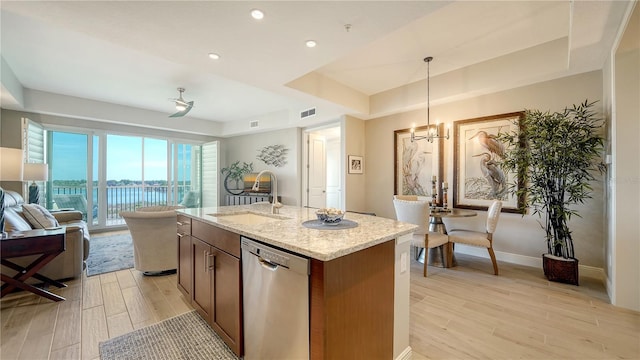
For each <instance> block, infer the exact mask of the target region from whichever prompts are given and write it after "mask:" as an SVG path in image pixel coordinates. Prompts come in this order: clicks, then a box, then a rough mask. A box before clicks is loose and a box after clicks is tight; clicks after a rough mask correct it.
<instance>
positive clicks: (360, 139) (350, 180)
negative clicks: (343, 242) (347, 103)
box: [343, 116, 377, 212]
mask: <svg viewBox="0 0 640 360" xmlns="http://www.w3.org/2000/svg"><path fill="white" fill-rule="evenodd" d="M365 123H366V122H365V121H363V120H360V119H357V118H354V117H352V116H345V119H344V129H345V130H344V133H343V138H344V145H345V157H348V156H349V155H357V156H362V157H364V168H363V174H349V170H348V166H349V165H348V163H347V159H345V161H344V164H345V169H344V172H345V190H344V191H345V209H346V210H347V211H362V212H370V211H371V209H369V208H368V206H367V200H366V194H370V192H368V191H367V189H366V187H365V184H366V182H365V179H367V178H368V175H367V174H368V171H369V170H368V166H369V164H370V163H372V162H375V161H377V160H376V159H370V158H369V157H368V156H366V154H365V137H364V133H365Z"/></svg>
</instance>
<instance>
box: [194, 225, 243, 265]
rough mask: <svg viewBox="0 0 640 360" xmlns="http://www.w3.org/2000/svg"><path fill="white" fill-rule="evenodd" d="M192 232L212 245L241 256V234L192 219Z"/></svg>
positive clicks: (238, 256)
mask: <svg viewBox="0 0 640 360" xmlns="http://www.w3.org/2000/svg"><path fill="white" fill-rule="evenodd" d="M191 234H192V235H193V236H194V237H197V238H198V239H200V240H202V241H204V242H206V243H207V244H209V245H211V246H215V247H217V248H218V249H220V250H222V251H224V252H227V253H229V254H231V255H233V256H235V257H237V258H240V235H238V234H236V233H233V232H231V231H227V230H224V229H220V228H218V227H215V226H213V225H209V224H207V223H204V222H202V221H198V220H194V219H192V220H191Z"/></svg>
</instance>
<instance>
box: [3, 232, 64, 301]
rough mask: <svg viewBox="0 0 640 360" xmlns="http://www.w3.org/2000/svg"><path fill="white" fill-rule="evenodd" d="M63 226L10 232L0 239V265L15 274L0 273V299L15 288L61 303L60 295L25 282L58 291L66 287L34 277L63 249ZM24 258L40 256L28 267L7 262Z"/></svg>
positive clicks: (41, 277)
mask: <svg viewBox="0 0 640 360" xmlns="http://www.w3.org/2000/svg"><path fill="white" fill-rule="evenodd" d="M65 231H66V229H65V227H60V228H56V229H50V230H47V229H36V230H28V231H19V232H12V233H9V235H8V236H7V237H6V238H4V239H2V240H0V245H1V246H0V258H1V263H2V265H4V266H6V267H8V268H11V269H13V270H16V271H17V272H18V273H17V274H15V275H14V276H13V277H11V276H9V275H6V274H4V273H2V274H0V275H1V279H2V281H3V282H4V285H2V287H1V288H0V289H1V293H0V297H4V296H5V295H7V294H8V293H10V292H11V291H12V290H13V289H15V288H20V289H23V290H26V291H30V292H32V293H34V294H36V295H40V296H43V297H45V298H47V299H50V300H53V301H62V300H65V298H63V297H62V296H59V295H56V294H54V293H52V292H50V291H47V290H45V289H40V288H38V287H35V286H33V285H31V284H27V283H26V282H25V281H26V280H27V279H29V278H31V277H33V278H35V279H37V280H40V281H44V282H45V283H49V284H51V285H54V286H56V287H58V288H63V287H67V285H65V284H63V283H61V282H59V281H56V280H52V279H50V278H48V277H46V276H43V275H41V274H38V271H39V270H40V269H42V267H44V266H45V265H47V264H48V263H49V262H50V261H51V260H53V259H54V258H55V257H56V256H58V255H60V254H61V253H62V252H63V251H65V249H66V239H65ZM28 255H40V256H39V257H38V258H36V259H35V260H34V261H33V262H32V263H31V264H29V265H27V266H26V267H23V266H20V265H18V264H15V263H13V262H11V261H9V260H8V259H10V258H16V257H21V256H28Z"/></svg>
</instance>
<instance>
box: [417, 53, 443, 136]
mask: <svg viewBox="0 0 640 360" xmlns="http://www.w3.org/2000/svg"><path fill="white" fill-rule="evenodd" d="M431 60H433V57H432V56H427V57H426V58H424V62H426V63H427V135H421V136H416V134H415V128H411V142H414V141H417V140H427V141H428V142H433V139H447V140H448V139H449V128H447V134H446V135H444V136H441V135H440V131H439V129H438V124H436V126H435V131H432V130H431V123H430V121H429V95H430V94H429V64H430V63H431Z"/></svg>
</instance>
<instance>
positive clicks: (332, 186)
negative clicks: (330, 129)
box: [325, 138, 342, 209]
mask: <svg viewBox="0 0 640 360" xmlns="http://www.w3.org/2000/svg"><path fill="white" fill-rule="evenodd" d="M326 154H327V160H326V166H325V168H326V172H327V204H326V205H327V207H332V208H336V209H342V205H341V202H340V199H341V196H340V195H341V191H340V175H341V174H340V169H341V168H342V167H341V166H340V138H336V139H328V140H327V141H326Z"/></svg>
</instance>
